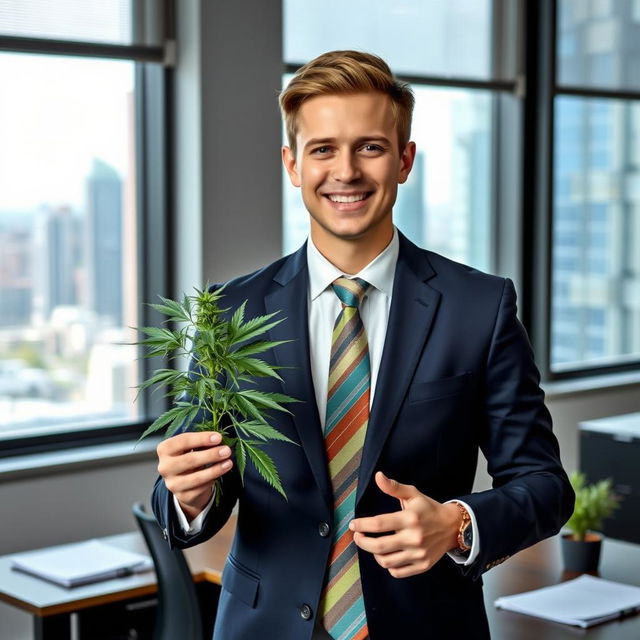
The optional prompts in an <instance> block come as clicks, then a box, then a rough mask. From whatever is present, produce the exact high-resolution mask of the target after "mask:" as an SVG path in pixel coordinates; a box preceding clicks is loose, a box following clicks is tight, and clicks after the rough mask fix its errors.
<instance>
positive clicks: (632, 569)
mask: <svg viewBox="0 0 640 640" xmlns="http://www.w3.org/2000/svg"><path fill="white" fill-rule="evenodd" d="M234 527H235V522H234V521H232V522H229V523H228V524H227V525H226V526H225V527H224V529H222V531H220V533H218V535H217V536H216V537H215V538H214V539H212V540H210V541H209V542H207V543H204V544H202V545H199V546H198V547H194V548H192V549H188V550H187V552H186V555H187V560H188V562H189V565H190V567H191V570H192V572H193V575H194V580H195V581H196V582H201V581H205V580H206V581H209V582H215V583H217V584H219V583H220V576H221V571H222V567H223V566H224V560H225V558H226V554H227V551H228V549H229V546H230V544H231V538H232V536H233V530H234ZM104 540H105V541H107V542H111V543H113V544H116V545H118V546H121V547H123V548H127V549H131V550H135V551H142V552H145V551H146V549H145V546H144V542H143V540H142V538H141V536H140V535H139V534H138V533H126V534H122V535H119V536H110V537H108V538H104ZM559 547H560V545H559V540H558V538H557V537H556V538H551V539H549V540H545V541H543V542H541V543H539V544H537V545H535V546H533V547H531V548H530V549H526V550H525V551H522V552H521V553H519V554H517V555H516V556H514V557H513V558H511V559H510V560H508V561H507V562H505V563H504V564H502V565H500V566H498V567H495V568H494V569H492V570H491V571H489V572H487V573H486V574H485V575H484V583H485V587H484V592H485V602H486V603H487V614H488V616H489V623H490V626H491V633H492V636H493V638H494V640H513V639H516V638H517V640H565V639H571V638H575V637H576V636H587V637H588V638H589V640H627V639H628V640H638V638H640V615H636V616H633V617H631V618H626V619H624V620H621V621H615V622H608V623H606V624H603V625H600V626H598V627H592V628H591V629H588V630H583V629H577V628H574V627H568V626H565V625H560V624H556V623H553V622H547V621H544V620H539V619H537V618H532V617H528V616H524V615H521V614H517V613H513V612H510V611H503V610H497V609H496V608H495V607H494V606H493V601H494V600H495V599H496V598H497V597H499V596H504V595H510V594H513V593H520V592H522V591H527V590H530V589H537V588H538V587H543V586H547V585H551V584H556V583H558V582H560V581H562V580H563V579H568V578H571V577H575V575H576V574H567V573H563V572H562V569H561V566H562V560H561V557H560V548H559ZM600 575H601V576H602V577H603V578H608V579H610V580H617V581H619V582H626V583H629V584H636V585H638V586H640V546H639V545H634V544H630V543H625V542H618V541H615V540H606V541H605V543H604V545H603V555H602V560H601V566H600ZM155 591H156V584H155V574H154V573H153V572H149V573H145V574H139V575H134V576H130V577H126V578H119V579H114V580H107V581H105V582H99V583H96V584H93V585H86V586H82V587H75V588H73V589H65V588H62V587H57V586H56V585H53V584H49V583H47V582H44V581H42V580H39V579H37V578H34V577H31V576H28V575H26V574H22V573H20V572H18V571H13V570H11V568H10V562H9V556H4V557H0V600H4V601H5V602H8V603H9V604H12V605H14V606H16V607H18V608H20V609H23V610H25V611H28V612H30V613H32V614H34V615H36V616H50V615H54V614H59V613H65V612H71V611H78V610H80V609H85V608H88V607H93V606H97V605H101V604H106V603H109V602H115V601H119V600H125V599H131V598H135V597H140V596H144V595H148V594H153V593H155Z"/></svg>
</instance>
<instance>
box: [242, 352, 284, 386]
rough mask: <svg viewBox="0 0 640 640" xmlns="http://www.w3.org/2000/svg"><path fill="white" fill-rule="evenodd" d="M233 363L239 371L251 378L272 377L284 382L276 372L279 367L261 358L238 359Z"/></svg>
mask: <svg viewBox="0 0 640 640" xmlns="http://www.w3.org/2000/svg"><path fill="white" fill-rule="evenodd" d="M233 363H234V365H235V366H236V367H237V368H238V369H240V370H241V371H243V372H244V373H247V374H249V375H250V376H257V377H259V378H266V377H270V378H276V379H277V380H280V381H282V378H281V377H280V376H279V375H278V374H277V373H276V371H275V369H276V368H277V367H275V366H273V365H271V364H268V363H267V362H265V361H264V360H260V359H259V358H237V359H235V360H233Z"/></svg>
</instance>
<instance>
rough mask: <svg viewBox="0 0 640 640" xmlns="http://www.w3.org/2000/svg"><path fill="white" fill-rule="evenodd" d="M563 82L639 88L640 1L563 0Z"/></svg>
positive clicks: (560, 53)
mask: <svg viewBox="0 0 640 640" xmlns="http://www.w3.org/2000/svg"><path fill="white" fill-rule="evenodd" d="M558 82H559V84H561V85H567V86H586V87H600V88H606V89H634V90H638V89H640V2H639V1H638V0H591V1H590V2H587V1H586V0H559V2H558Z"/></svg>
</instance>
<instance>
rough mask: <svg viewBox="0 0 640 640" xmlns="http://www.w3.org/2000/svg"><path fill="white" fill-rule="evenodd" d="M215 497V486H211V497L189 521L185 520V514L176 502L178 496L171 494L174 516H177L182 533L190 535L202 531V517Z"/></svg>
mask: <svg viewBox="0 0 640 640" xmlns="http://www.w3.org/2000/svg"><path fill="white" fill-rule="evenodd" d="M215 497H216V488H215V487H214V488H213V491H212V493H211V499H210V500H209V502H208V503H207V505H206V507H205V508H204V509H203V510H202V511H201V512H200V513H199V514H198V515H197V516H196V517H195V518H194V519H193V520H192V521H191V522H189V521H188V520H187V516H185V515H184V511H183V510H182V507H181V506H180V503H179V502H178V498H176V497H175V496H173V506H174V508H175V510H176V516H177V517H178V523H179V524H180V528H181V529H182V530H183V531H184V533H187V534H189V535H190V536H194V535H196V533H200V531H202V524H203V522H204V519H205V518H206V517H207V514H208V513H209V511H210V510H211V505H213V500H214V498H215Z"/></svg>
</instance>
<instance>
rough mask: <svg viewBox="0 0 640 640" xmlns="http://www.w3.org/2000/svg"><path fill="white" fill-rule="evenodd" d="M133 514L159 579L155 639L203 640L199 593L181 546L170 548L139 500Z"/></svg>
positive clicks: (134, 506) (156, 524) (153, 519)
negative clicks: (179, 547)
mask: <svg viewBox="0 0 640 640" xmlns="http://www.w3.org/2000/svg"><path fill="white" fill-rule="evenodd" d="M132 510H133V515H134V516H135V518H136V521H137V523H138V526H139V527H140V530H141V531H142V535H143V537H144V539H145V542H146V543H147V547H148V548H149V552H150V553H151V557H152V558H153V564H154V566H155V571H156V577H157V579H158V611H157V614H156V626H155V632H154V635H153V638H154V640H176V639H177V638H180V640H203V627H202V619H201V617H200V605H199V602H198V594H197V593H196V588H195V586H194V584H193V580H192V578H191V571H189V567H188V565H187V561H186V560H185V559H184V555H183V553H182V551H181V550H180V549H170V548H169V545H168V543H167V541H166V540H165V539H164V538H163V537H162V531H161V529H160V526H159V525H158V523H157V522H156V519H155V518H154V517H153V516H152V515H149V514H148V513H147V512H146V511H145V510H144V507H143V505H142V502H137V503H136V504H134V505H133V507H132Z"/></svg>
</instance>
